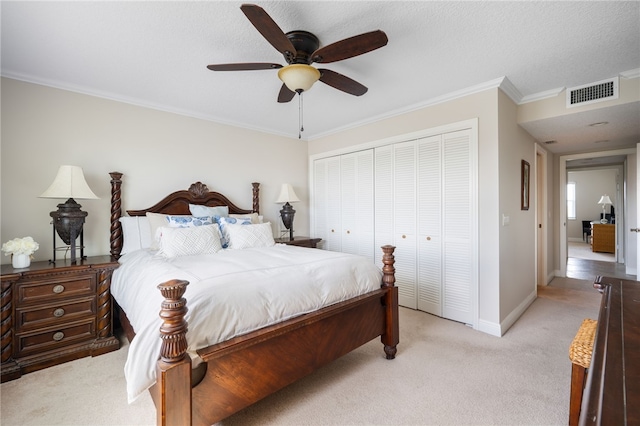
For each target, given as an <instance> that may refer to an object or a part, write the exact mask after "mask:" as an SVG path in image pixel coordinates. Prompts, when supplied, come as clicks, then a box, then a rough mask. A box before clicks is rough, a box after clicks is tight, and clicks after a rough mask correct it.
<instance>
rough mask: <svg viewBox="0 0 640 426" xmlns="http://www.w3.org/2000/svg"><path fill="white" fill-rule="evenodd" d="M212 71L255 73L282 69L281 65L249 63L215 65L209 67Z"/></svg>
mask: <svg viewBox="0 0 640 426" xmlns="http://www.w3.org/2000/svg"><path fill="white" fill-rule="evenodd" d="M207 68H209V69H210V70H211V71H254V70H272V69H274V70H275V69H278V68H282V65H280V64H269V63H266V62H247V63H241V64H214V65H207Z"/></svg>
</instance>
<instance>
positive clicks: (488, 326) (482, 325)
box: [478, 290, 538, 337]
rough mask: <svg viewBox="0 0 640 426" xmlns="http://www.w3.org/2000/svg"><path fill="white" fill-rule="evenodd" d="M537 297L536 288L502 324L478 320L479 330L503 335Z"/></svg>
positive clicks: (498, 335)
mask: <svg viewBox="0 0 640 426" xmlns="http://www.w3.org/2000/svg"><path fill="white" fill-rule="evenodd" d="M536 297H538V295H537V291H536V290H534V291H532V292H531V294H529V296H527V298H526V299H525V300H523V301H522V303H520V304H519V305H518V307H517V308H515V309H514V310H513V311H511V313H510V314H509V315H507V317H506V318H505V320H504V321H502V322H501V323H500V324H496V323H494V322H490V321H484V320H480V321H479V322H478V330H480V331H482V332H484V333H487V334H491V335H492V336H497V337H502V336H503V335H504V333H506V332H507V330H509V328H511V326H512V325H513V324H515V322H516V321H517V320H518V318H520V317H521V316H522V314H523V313H524V311H526V310H527V308H528V307H529V305H531V304H532V303H533V301H534V300H536Z"/></svg>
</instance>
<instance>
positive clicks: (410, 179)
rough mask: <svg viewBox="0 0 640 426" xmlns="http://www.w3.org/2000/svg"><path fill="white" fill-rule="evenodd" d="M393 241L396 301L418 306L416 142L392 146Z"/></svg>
mask: <svg viewBox="0 0 640 426" xmlns="http://www.w3.org/2000/svg"><path fill="white" fill-rule="evenodd" d="M393 183H394V187H393V243H394V245H395V246H396V250H395V256H396V263H395V268H396V285H397V286H398V296H399V303H400V305H402V306H406V307H408V308H412V309H416V308H417V276H416V275H417V269H416V205H417V200H416V143H415V141H411V142H404V143H398V144H394V145H393Z"/></svg>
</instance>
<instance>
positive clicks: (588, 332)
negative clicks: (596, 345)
mask: <svg viewBox="0 0 640 426" xmlns="http://www.w3.org/2000/svg"><path fill="white" fill-rule="evenodd" d="M597 325H598V321H596V320H592V319H589V318H587V319H585V320H583V321H582V325H580V329H579V330H578V333H577V334H576V337H574V338H573V341H572V342H571V346H569V359H570V360H571V362H572V363H574V364H578V365H580V366H582V367H584V368H589V365H591V354H592V353H593V341H594V340H595V337H596V327H597Z"/></svg>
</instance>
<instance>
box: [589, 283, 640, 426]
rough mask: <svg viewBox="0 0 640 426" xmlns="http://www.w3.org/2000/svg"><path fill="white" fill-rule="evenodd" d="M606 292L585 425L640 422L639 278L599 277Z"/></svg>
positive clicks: (600, 288) (597, 285) (602, 289)
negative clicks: (639, 378) (639, 357)
mask: <svg viewBox="0 0 640 426" xmlns="http://www.w3.org/2000/svg"><path fill="white" fill-rule="evenodd" d="M593 286H594V287H595V288H597V289H598V290H599V291H600V292H601V293H602V301H601V303H600V312H599V314H598V324H597V328H596V335H595V342H594V345H593V354H592V356H591V365H590V368H589V373H588V375H587V383H586V386H585V389H584V395H583V398H582V407H581V409H580V425H637V424H640V404H638V401H640V380H638V377H640V362H638V356H639V354H640V282H638V281H632V280H624V279H620V278H611V277H597V278H596V280H595V282H594V284H593Z"/></svg>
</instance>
